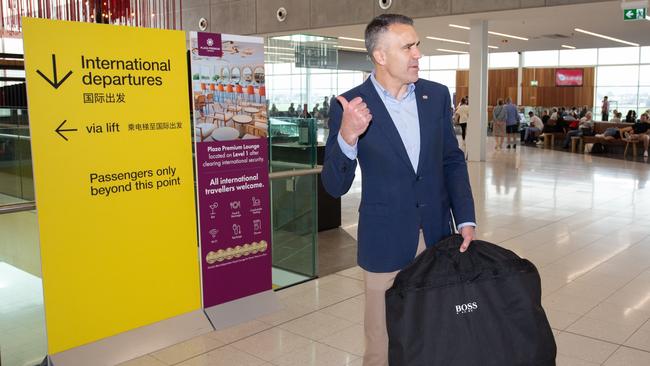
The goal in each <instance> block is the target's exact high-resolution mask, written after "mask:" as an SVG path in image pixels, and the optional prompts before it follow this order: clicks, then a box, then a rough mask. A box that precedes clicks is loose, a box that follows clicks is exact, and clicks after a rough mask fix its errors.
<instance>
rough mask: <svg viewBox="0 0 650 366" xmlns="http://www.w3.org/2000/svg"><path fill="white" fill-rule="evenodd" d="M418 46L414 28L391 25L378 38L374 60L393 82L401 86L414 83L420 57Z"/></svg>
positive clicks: (403, 25)
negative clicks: (397, 82)
mask: <svg viewBox="0 0 650 366" xmlns="http://www.w3.org/2000/svg"><path fill="white" fill-rule="evenodd" d="M419 45H420V39H419V37H418V35H417V33H416V32H415V28H413V27H412V26H410V25H407V24H393V25H391V26H389V27H388V31H386V32H384V33H383V34H382V35H381V36H380V38H379V42H378V47H377V49H376V50H375V56H376V57H375V60H376V61H377V63H378V64H380V65H382V66H383V67H384V69H385V70H386V71H387V73H388V76H389V77H391V78H392V79H393V80H395V81H399V82H400V83H401V84H409V83H414V82H416V81H417V80H418V72H419V71H420V69H419V67H418V63H419V60H420V58H421V57H422V54H421V53H420V49H419Z"/></svg>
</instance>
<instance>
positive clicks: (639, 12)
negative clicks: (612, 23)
mask: <svg viewBox="0 0 650 366" xmlns="http://www.w3.org/2000/svg"><path fill="white" fill-rule="evenodd" d="M645 14H646V9H645V8H641V9H624V10H623V20H639V19H645Z"/></svg>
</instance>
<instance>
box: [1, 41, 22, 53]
mask: <svg viewBox="0 0 650 366" xmlns="http://www.w3.org/2000/svg"><path fill="white" fill-rule="evenodd" d="M2 52H3V53H17V54H21V55H22V54H23V40H22V38H2Z"/></svg>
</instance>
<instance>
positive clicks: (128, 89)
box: [23, 18, 201, 354]
mask: <svg viewBox="0 0 650 366" xmlns="http://www.w3.org/2000/svg"><path fill="white" fill-rule="evenodd" d="M23 30H24V42H25V43H24V44H25V46H24V47H25V72H26V78H27V91H28V94H27V95H28V101H29V118H30V128H31V139H32V157H33V164H34V180H35V187H36V204H37V209H38V221H39V228H40V239H41V260H42V264H43V289H44V296H45V315H46V324H47V335H48V352H49V353H50V354H56V353H59V352H62V351H65V350H68V349H71V348H74V347H77V346H80V345H83V344H87V343H90V342H93V341H96V340H99V339H102V338H105V337H109V336H112V335H116V334H119V333H122V332H124V331H127V330H131V329H134V328H137V327H141V326H145V325H148V324H152V323H155V322H157V321H160V320H164V319H167V318H171V317H174V316H176V315H180V314H184V313H187V312H190V311H194V310H197V309H200V306H201V304H200V284H199V267H198V261H197V243H196V218H195V206H194V180H193V169H192V151H191V146H192V145H191V141H190V139H191V132H190V129H191V126H190V122H189V108H190V107H189V97H188V95H187V93H188V80H187V61H186V51H185V33H183V32H181V31H166V30H154V29H145V28H132V27H124V26H111V25H99V24H88V23H78V22H64V21H51V20H43V19H33V18H24V19H23Z"/></svg>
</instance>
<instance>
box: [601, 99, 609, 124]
mask: <svg viewBox="0 0 650 366" xmlns="http://www.w3.org/2000/svg"><path fill="white" fill-rule="evenodd" d="M600 110H601V112H602V117H603V119H602V120H603V121H604V122H607V121H609V100H608V99H607V95H605V97H604V98H603V104H602V105H601V106H600Z"/></svg>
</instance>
